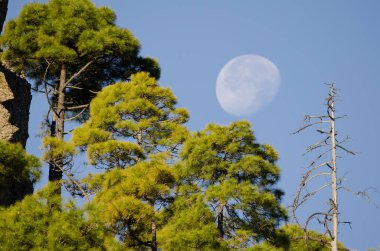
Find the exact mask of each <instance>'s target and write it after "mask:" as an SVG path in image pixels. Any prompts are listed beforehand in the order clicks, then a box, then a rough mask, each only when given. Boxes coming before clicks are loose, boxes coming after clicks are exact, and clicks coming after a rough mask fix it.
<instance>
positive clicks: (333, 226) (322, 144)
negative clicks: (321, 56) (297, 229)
mask: <svg viewBox="0 0 380 251" xmlns="http://www.w3.org/2000/svg"><path fill="white" fill-rule="evenodd" d="M329 88H330V91H329V95H328V97H327V103H326V106H327V114H326V115H321V116H310V115H305V120H304V121H305V124H304V126H302V127H301V128H300V129H299V130H297V131H296V132H294V134H297V133H300V132H302V131H304V130H305V129H307V128H309V127H313V126H316V125H323V124H328V125H329V126H328V128H327V129H326V128H318V129H317V130H316V131H317V132H318V133H320V134H322V135H323V139H322V140H321V141H318V142H317V143H315V144H312V145H310V146H308V147H307V148H306V152H305V154H307V153H311V152H318V153H317V157H316V158H315V159H314V160H313V161H312V162H311V164H310V165H309V166H308V171H307V172H306V173H305V174H304V175H303V176H302V179H301V182H300V186H299V189H298V191H297V193H296V195H295V198H294V201H293V207H292V213H293V217H294V219H295V221H296V222H297V223H298V224H299V225H303V228H304V230H305V239H306V240H307V239H308V236H307V228H308V225H309V224H310V222H311V221H312V220H315V219H316V220H317V221H318V222H319V223H321V224H322V225H323V226H324V227H325V230H326V234H327V236H328V237H329V238H330V239H331V250H332V251H337V250H338V225H339V221H338V215H339V206H338V205H339V202H338V190H339V189H340V188H343V187H342V186H341V185H338V184H340V183H341V181H342V179H338V176H337V166H336V157H337V149H340V150H343V151H344V152H346V153H349V154H354V153H353V152H352V151H349V150H347V149H346V148H345V147H343V145H342V144H343V143H345V142H346V141H347V140H348V139H349V138H348V137H347V138H345V139H344V140H341V141H339V140H338V139H337V132H336V129H335V121H336V120H337V119H339V118H342V117H336V116H335V96H336V89H335V86H334V83H331V84H330V85H329ZM343 117H344V116H343ZM330 152H331V159H330V158H327V157H326V156H327V154H329V153H330ZM326 158H327V159H326ZM323 176H325V177H326V176H329V177H330V180H331V182H329V183H325V184H323V185H321V186H320V187H318V188H317V189H315V190H311V191H309V190H308V187H310V185H309V184H310V183H312V182H313V181H315V180H316V179H318V178H320V177H323ZM329 187H330V188H331V197H330V198H329V199H328V201H329V205H330V207H329V209H328V210H327V211H326V212H324V211H321V212H315V213H313V214H311V215H310V216H309V217H308V218H307V219H306V220H305V222H304V224H301V222H300V221H299V219H298V218H297V217H296V210H297V209H298V208H299V207H300V206H301V205H303V204H304V203H305V202H306V201H308V200H309V199H311V198H312V197H314V196H315V195H316V194H318V193H320V192H321V191H322V190H324V189H327V188H329ZM346 223H348V222H346Z"/></svg>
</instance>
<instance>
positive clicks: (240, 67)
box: [216, 55, 281, 116]
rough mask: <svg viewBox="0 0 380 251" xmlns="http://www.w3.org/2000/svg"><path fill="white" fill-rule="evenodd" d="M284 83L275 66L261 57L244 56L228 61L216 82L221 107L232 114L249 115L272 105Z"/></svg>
mask: <svg viewBox="0 0 380 251" xmlns="http://www.w3.org/2000/svg"><path fill="white" fill-rule="evenodd" d="M280 83H281V77H280V72H279V70H278V69H277V67H276V65H275V64H273V63H272V62H271V61H269V60H268V59H266V58H264V57H261V56H258V55H243V56H239V57H236V58H234V59H232V60H231V61H229V62H228V63H227V64H226V65H225V66H224V67H223V68H222V70H221V71H220V73H219V75H218V78H217V81H216V96H217V99H218V101H219V104H220V105H221V107H222V108H223V110H225V111H226V112H227V113H229V114H232V115H238V116H242V115H250V114H252V113H254V112H256V111H258V110H259V109H260V108H261V107H263V106H265V105H267V104H269V103H270V102H271V101H272V99H273V98H274V96H275V95H276V93H277V91H278V89H279V87H280Z"/></svg>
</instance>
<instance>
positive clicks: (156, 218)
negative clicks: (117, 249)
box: [73, 72, 188, 251]
mask: <svg viewBox="0 0 380 251" xmlns="http://www.w3.org/2000/svg"><path fill="white" fill-rule="evenodd" d="M175 105H176V98H175V97H174V95H173V93H172V92H171V91H170V89H168V88H162V87H160V86H159V85H158V83H157V80H156V79H155V78H152V77H150V75H149V74H148V73H146V72H140V73H137V74H134V75H132V76H131V80H130V81H129V82H122V83H116V84H114V85H110V86H107V87H105V88H104V89H103V90H102V91H101V92H100V93H98V95H97V96H96V98H94V99H93V101H92V102H91V106H90V118H89V120H88V121H87V122H85V123H84V124H83V125H82V126H80V127H79V128H76V129H75V130H74V131H73V143H74V144H75V145H76V146H78V147H79V148H81V149H82V150H86V152H87V157H88V159H89V161H90V164H92V165H94V166H96V167H100V168H105V169H110V170H109V171H107V172H105V173H103V174H98V175H96V176H94V177H90V178H88V179H87V180H88V181H87V184H88V186H89V188H88V189H89V191H91V192H95V194H96V195H95V198H94V201H93V202H92V203H93V205H94V208H96V211H97V212H98V214H97V215H100V216H99V217H100V218H101V219H103V221H104V224H105V225H106V226H108V228H109V230H111V231H112V232H113V233H114V234H115V235H116V236H118V237H119V238H121V241H122V242H123V243H124V245H125V246H126V247H128V248H137V247H140V248H147V247H149V248H151V250H153V251H156V250H157V249H158V243H157V230H158V229H159V228H160V227H161V225H162V221H163V217H164V215H165V212H166V208H168V206H169V205H170V203H171V202H172V201H173V195H174V194H173V187H174V184H175V180H176V177H175V175H174V172H173V170H172V168H171V167H170V166H169V163H170V162H172V161H173V158H172V156H171V155H173V154H174V155H175V153H176V150H177V149H178V146H179V145H180V144H181V143H182V142H183V141H184V140H185V138H186V137H187V135H188V133H187V130H186V128H185V127H184V126H183V124H184V123H185V122H186V121H187V119H188V114H187V111H186V110H184V109H182V108H176V107H175ZM95 215H96V214H95Z"/></svg>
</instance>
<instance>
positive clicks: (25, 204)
mask: <svg viewBox="0 0 380 251" xmlns="http://www.w3.org/2000/svg"><path fill="white" fill-rule="evenodd" d="M54 186H56V184H49V185H48V186H46V187H45V188H44V189H42V190H41V191H39V192H37V193H36V194H34V195H33V196H27V197H26V198H25V199H24V200H23V201H21V202H18V203H16V204H15V205H13V206H11V207H9V208H7V209H2V210H0V243H1V246H0V250H25V251H26V250H118V249H117V248H118V243H117V242H115V241H114V238H113V236H110V235H107V233H106V231H104V229H102V225H101V224H99V223H97V222H96V221H91V222H90V221H89V220H88V219H86V218H87V217H85V213H84V211H83V210H82V209H79V208H77V207H76V206H75V205H74V203H73V202H67V203H65V204H64V205H62V207H51V206H50V205H51V203H56V204H58V203H61V198H60V196H59V195H57V194H56V193H55V190H56V189H57V188H56V187H54Z"/></svg>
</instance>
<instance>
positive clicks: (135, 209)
mask: <svg viewBox="0 0 380 251" xmlns="http://www.w3.org/2000/svg"><path fill="white" fill-rule="evenodd" d="M87 180H88V182H89V187H90V189H94V190H96V191H97V192H96V195H95V198H94V200H93V201H92V203H91V204H92V206H93V209H94V210H93V213H92V215H93V216H95V217H96V218H99V219H101V221H103V224H104V225H105V226H107V230H108V231H110V232H112V233H114V234H115V236H117V238H118V239H119V240H120V241H121V242H122V243H123V245H124V246H125V247H126V248H130V249H132V248H136V249H137V247H142V248H144V247H145V248H147V247H151V246H152V231H153V229H152V224H154V225H155V228H160V227H161V226H162V225H163V224H164V218H165V217H164V216H165V210H166V208H167V205H169V204H170V203H171V202H172V201H173V193H172V188H173V186H174V183H175V176H174V173H173V170H172V168H171V167H169V166H168V165H167V164H166V160H165V157H164V156H161V155H158V156H154V157H152V159H151V160H150V161H146V162H145V161H144V162H140V163H138V164H136V165H134V166H132V167H130V168H127V169H120V168H116V169H113V170H110V171H108V172H106V173H104V174H98V175H96V176H94V177H91V178H88V179H87Z"/></svg>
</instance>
